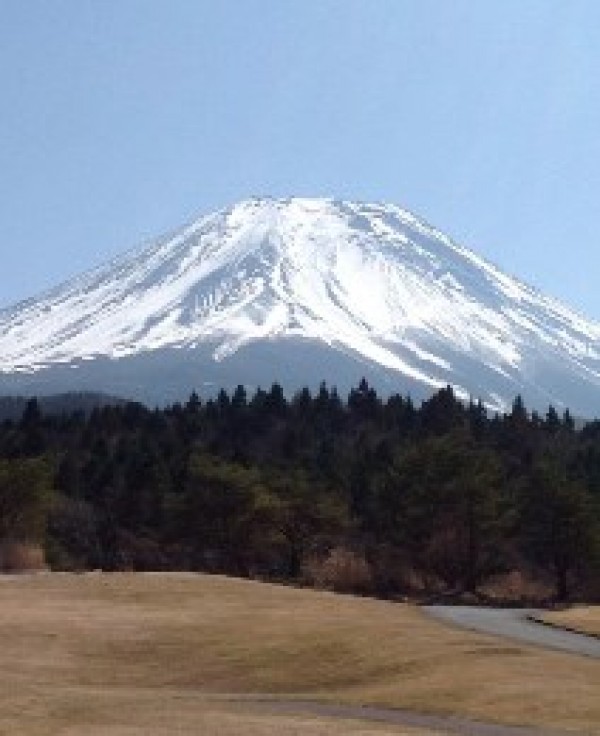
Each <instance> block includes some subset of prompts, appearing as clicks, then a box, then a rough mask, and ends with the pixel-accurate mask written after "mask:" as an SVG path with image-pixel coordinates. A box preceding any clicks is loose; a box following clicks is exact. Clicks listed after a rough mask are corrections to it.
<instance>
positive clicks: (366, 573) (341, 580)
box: [303, 547, 373, 593]
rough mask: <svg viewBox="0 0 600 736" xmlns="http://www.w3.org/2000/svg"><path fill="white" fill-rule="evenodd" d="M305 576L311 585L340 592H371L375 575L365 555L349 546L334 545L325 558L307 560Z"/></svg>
mask: <svg viewBox="0 0 600 736" xmlns="http://www.w3.org/2000/svg"><path fill="white" fill-rule="evenodd" d="M303 573H304V574H303V577H304V579H305V580H306V582H308V583H309V584H310V585H314V586H315V587H317V588H325V589H326V590H334V591H336V592H338V593H369V592H371V591H372V590H373V575H372V571H371V567H370V565H369V563H368V562H367V561H366V560H365V558H364V556H363V555H360V554H358V553H356V552H355V551H354V550H351V549H348V548H347V547H334V548H333V549H332V550H331V551H330V552H329V553H328V554H327V555H326V556H325V557H324V558H312V559H310V560H308V561H307V562H306V564H305V565H304V570H303Z"/></svg>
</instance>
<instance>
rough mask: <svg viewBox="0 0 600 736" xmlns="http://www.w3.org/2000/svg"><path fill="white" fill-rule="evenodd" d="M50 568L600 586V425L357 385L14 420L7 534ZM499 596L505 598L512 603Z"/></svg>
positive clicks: (561, 592) (464, 585)
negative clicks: (39, 553) (31, 547)
mask: <svg viewBox="0 0 600 736" xmlns="http://www.w3.org/2000/svg"><path fill="white" fill-rule="evenodd" d="M2 540H4V541H5V542H6V541H10V540H13V541H15V540H16V541H20V542H28V543H31V544H38V545H41V546H42V547H43V549H44V550H45V556H46V559H47V561H48V563H49V564H50V565H51V566H52V567H54V568H56V569H69V570H80V569H81V570H85V569H94V568H101V569H105V570H121V569H135V570H138V569H139V570H150V569H154V570H171V569H177V570H202V571H210V572H222V573H228V574H235V575H241V576H257V577H261V578H266V579H274V580H286V581H299V582H302V581H303V582H308V583H311V582H312V583H315V584H326V585H330V586H331V587H334V588H339V589H348V590H356V591H361V592H369V593H373V594H378V595H396V594H405V593H410V592H414V591H417V592H421V593H426V594H429V593H435V594H440V595H442V594H446V593H475V592H477V591H483V590H486V586H487V587H489V586H490V585H491V584H492V583H493V582H494V581H498V580H500V581H501V580H503V579H506V580H509V579H511V575H512V576H513V579H514V577H515V575H516V576H517V578H518V579H520V580H525V581H532V584H535V583H539V584H540V585H541V586H542V588H543V586H546V588H547V589H548V590H551V591H552V595H553V596H554V597H555V598H557V599H566V598H568V597H571V596H587V597H590V596H594V595H598V592H599V591H598V588H599V585H598V583H599V579H600V422H592V423H589V424H587V425H585V426H584V427H582V428H580V429H578V428H576V426H575V423H574V421H573V418H572V416H571V415H570V413H569V412H568V411H564V412H563V413H559V412H558V411H557V410H556V409H555V408H553V407H549V409H548V411H547V413H545V414H544V415H540V414H539V413H536V412H530V411H528V410H527V408H526V407H525V405H524V403H523V401H522V399H521V398H520V397H517V398H516V399H515V401H514V403H513V406H512V409H511V410H510V411H509V412H507V413H505V414H490V413H489V412H488V411H487V410H486V409H485V407H484V406H483V405H482V404H481V402H478V403H475V402H471V403H469V404H464V403H462V402H461V401H459V400H458V399H457V397H456V396H455V394H454V392H453V391H452V389H451V388H450V387H447V388H445V389H442V390H440V391H439V392H437V393H436V394H435V395H433V396H432V397H431V398H430V399H428V400H427V401H425V402H423V403H422V404H421V405H420V406H418V407H417V406H415V405H414V404H413V402H412V401H411V399H410V397H407V396H402V395H400V394H396V395H392V396H390V397H389V398H382V397H380V396H378V395H377V393H376V391H375V390H374V389H373V388H372V387H371V386H369V385H368V383H367V382H366V381H365V380H364V379H363V380H362V381H361V382H360V384H359V385H358V386H357V387H356V388H354V389H352V390H351V391H350V393H349V395H348V396H347V397H345V398H342V397H340V396H339V395H338V393H337V391H336V390H335V388H330V387H328V386H327V385H326V384H322V385H321V387H320V388H319V390H318V391H316V392H314V393H313V392H311V391H309V390H308V389H307V388H303V389H302V390H300V391H298V392H297V393H296V394H295V395H294V396H293V397H292V398H287V397H286V396H285V394H284V392H283V390H282V388H281V387H280V386H279V385H278V384H274V385H273V386H272V387H271V388H270V389H269V390H262V389H258V390H256V391H255V392H254V393H253V394H252V395H251V396H249V395H248V394H247V392H246V389H245V388H244V387H243V386H238V388H237V389H236V390H235V391H233V392H232V393H227V392H226V391H221V392H220V393H219V394H218V396H217V397H216V398H214V399H210V400H208V401H202V400H201V399H200V397H199V396H198V395H197V394H196V393H193V394H192V395H191V396H190V398H189V400H188V401H187V402H185V403H184V404H174V405H172V406H170V407H168V408H165V409H154V410H151V409H149V408H147V407H144V406H142V405H140V404H136V403H127V404H123V405H118V406H104V407H100V408H96V409H94V410H93V411H91V412H90V413H88V412H83V411H76V412H70V413H63V414H61V415H59V416H53V415H47V414H44V413H42V411H41V410H40V406H39V404H38V402H37V400H35V399H32V400H30V401H29V402H28V403H27V405H26V407H25V410H24V412H23V414H22V416H21V418H20V419H18V420H6V421H4V422H2V423H1V424H0V542H2ZM504 595H508V593H506V592H505V594H504Z"/></svg>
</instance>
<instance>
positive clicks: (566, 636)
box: [423, 606, 600, 659]
mask: <svg viewBox="0 0 600 736" xmlns="http://www.w3.org/2000/svg"><path fill="white" fill-rule="evenodd" d="M423 610H424V611H425V612H426V613H428V614H429V615H430V616H434V617H435V618H437V619H439V620H441V621H444V622H446V623H451V624H455V625H456V626H460V627H462V628H465V629H471V630H474V631H480V632H482V633H485V634H493V635H494V636H501V637H503V638H507V639H513V640H518V641H522V642H525V643H527V644H534V645H536V646H540V647H545V648H547V649H556V650H560V651H563V652H568V653H570V654H579V655H583V656H585V657H592V658H594V659H600V639H597V638H595V637H593V636H586V635H585V634H578V633H576V632H573V631H567V630H565V629H560V628H555V627H552V626H544V624H541V623H536V622H535V621H532V620H531V618H530V617H532V616H533V617H535V616H538V615H541V613H542V612H541V611H538V610H537V609H533V608H517V609H515V608H481V607H479V606H424V607H423Z"/></svg>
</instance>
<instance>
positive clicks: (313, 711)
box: [226, 695, 576, 736]
mask: <svg viewBox="0 0 600 736" xmlns="http://www.w3.org/2000/svg"><path fill="white" fill-rule="evenodd" d="M226 698H227V699H228V700H230V701H235V702H238V703H244V704H246V705H250V706H253V707H257V708H259V709H260V710H263V711H266V712H268V713H272V714H285V715H313V716H320V717H325V718H334V719H342V720H359V721H364V722H371V723H379V724H386V725H389V726H408V727H413V728H419V729H423V730H426V731H429V732H430V733H432V734H458V735H459V736H566V734H567V732H566V731H557V730H554V729H545V728H540V727H533V726H508V725H503V724H497V723H486V722H483V721H475V720H471V719H468V718H461V717H459V716H451V715H448V716H441V715H433V714H427V713H416V712H413V711H410V710H402V709H396V708H383V707H377V706H370V705H365V706H361V705H343V704H340V703H323V702H317V701H312V700H302V699H298V700H285V699H280V698H278V697H277V696H261V695H249V696H237V697H236V696H226ZM568 733H569V735H570V736H575V733H576V732H573V731H569V732H568Z"/></svg>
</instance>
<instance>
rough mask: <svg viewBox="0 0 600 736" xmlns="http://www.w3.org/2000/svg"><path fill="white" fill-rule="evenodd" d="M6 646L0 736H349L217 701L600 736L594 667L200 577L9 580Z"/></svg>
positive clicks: (598, 670) (404, 609)
mask: <svg viewBox="0 0 600 736" xmlns="http://www.w3.org/2000/svg"><path fill="white" fill-rule="evenodd" d="M0 641H1V642H2V646H1V647H0V666H1V670H2V687H0V734H16V733H18V734H20V735H23V736H46V734H57V733H59V734H63V735H68V736H75V735H79V734H84V733H85V734H92V735H98V734H102V735H103V736H104V735H106V736H108V735H110V736H117V735H119V736H121V735H122V736H133V735H134V734H135V735H136V736H137V734H142V733H144V734H148V736H150V735H151V734H152V735H153V736H159V735H162V734H167V733H168V734H192V733H194V734H196V733H201V734H202V733H206V734H213V733H214V734H222V735H223V736H229V734H233V733H244V734H248V735H249V736H255V734H256V736H259V735H260V736H263V735H264V736H267V735H269V736H270V734H275V733H286V734H287V733H292V734H293V733H297V734H305V733H306V734H311V735H312V734H332V735H335V736H337V734H338V733H339V734H342V733H353V732H354V731H353V730H352V729H351V728H350V726H349V725H348V724H340V723H338V722H336V721H333V720H327V719H318V718H308V717H305V718H299V717H292V716H286V715H274V714H269V713H267V712H262V711H261V712H257V711H255V710H248V708H249V707H250V706H249V705H247V704H246V705H245V704H244V703H243V702H242V703H239V704H237V705H235V704H231V703H230V704H226V703H223V702H221V701H219V700H215V699H214V695H212V696H211V694H217V693H240V694H251V693H275V694H280V695H282V696H285V697H294V696H297V695H305V696H308V697H310V698H312V699H322V700H336V701H342V702H347V703H371V704H380V705H391V706H397V707H404V708H412V709H415V710H419V711H430V712H438V713H456V714H460V715H464V716H469V717H474V718H479V719H482V720H494V721H499V722H505V723H530V724H547V725H552V726H554V727H565V728H571V729H573V730H576V731H577V730H579V731H582V732H585V733H594V732H598V731H600V700H599V699H598V697H597V695H598V683H599V682H600V664H599V663H598V662H596V661H592V660H587V659H584V658H577V657H571V656H567V655H562V654H557V653H552V652H545V651H542V650H539V649H533V648H527V647H524V646H520V645H518V644H513V643H510V642H503V641H498V640H495V639H493V638H490V637H486V636H481V635H476V634H473V633H470V632H466V631H461V630H455V629H451V628H447V627H445V626H444V625H442V624H440V623H438V622H435V621H432V620H429V619H428V618H426V617H425V616H423V615H422V613H421V612H420V611H419V610H418V609H417V608H415V607H412V606H406V605H399V604H393V603H386V602H381V601H374V600H368V599H360V598H352V597H347V596H336V595H334V594H330V593H319V592H314V591H303V590H295V589H292V588H283V587H278V586H274V585H264V584H260V583H253V582H248V581H239V580H231V579H226V578H221V577H206V576H194V575H141V574H118V575H104V574H89V575H79V576H78V575H66V574H53V575H43V576H30V577H19V578H8V577H7V578H3V579H0ZM352 728H353V729H355V731H356V732H357V733H362V734H367V733H369V734H370V733H373V734H375V733H379V734H380V733H390V734H391V733H405V732H407V731H406V729H404V730H400V729H397V728H396V729H394V728H392V727H386V728H380V729H377V728H376V727H375V726H364V725H362V726H361V725H360V724H354V726H353V727H352Z"/></svg>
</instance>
